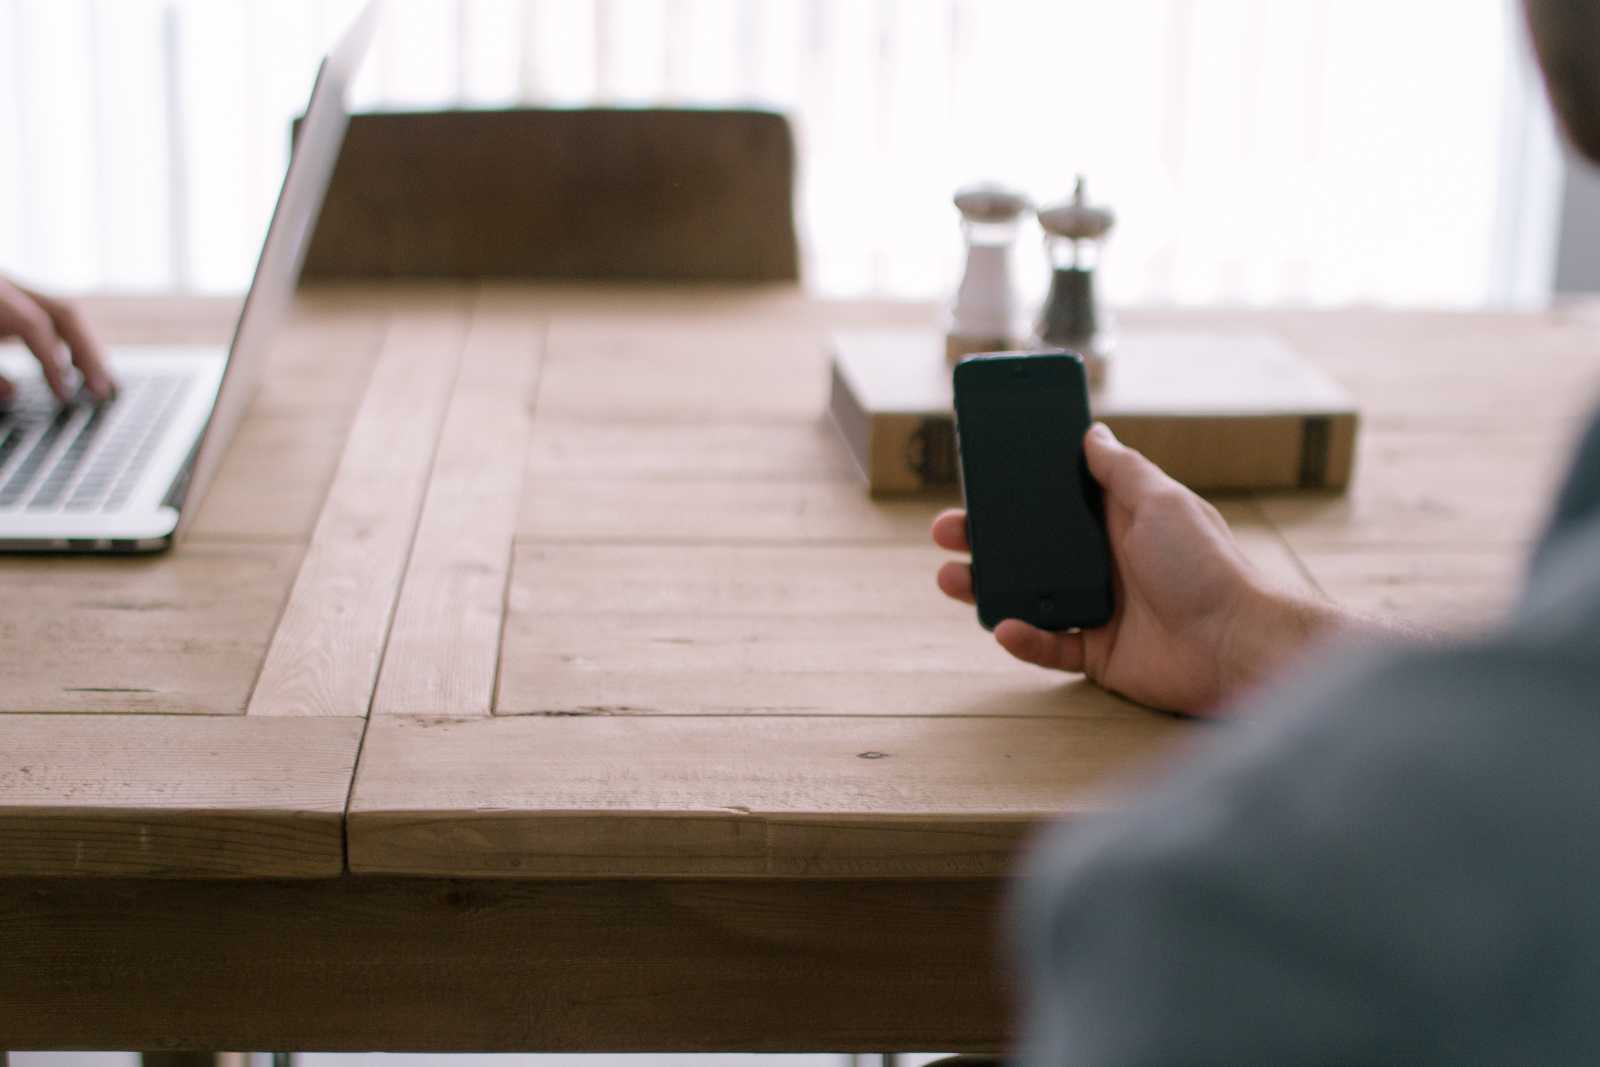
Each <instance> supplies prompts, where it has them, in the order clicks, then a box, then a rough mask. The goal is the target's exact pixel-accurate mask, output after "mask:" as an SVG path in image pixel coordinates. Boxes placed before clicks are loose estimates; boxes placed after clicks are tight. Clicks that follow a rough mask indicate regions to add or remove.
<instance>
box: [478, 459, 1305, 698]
mask: <svg viewBox="0 0 1600 1067" xmlns="http://www.w3.org/2000/svg"><path fill="white" fill-rule="evenodd" d="M561 484H562V486H565V485H566V484H567V483H561ZM551 488H552V487H551V486H535V487H533V489H532V492H533V494H534V495H535V496H536V497H537V495H538V494H540V493H544V492H549V491H551ZM853 492H854V497H853V499H854V500H856V501H864V499H865V498H864V494H862V493H861V492H860V490H859V488H858V487H855V488H854V489H853ZM555 495H556V497H557V498H558V499H560V498H562V496H563V494H560V493H559V492H557V493H556V494H555ZM724 499H725V500H726V501H727V506H726V507H725V508H724V509H723V510H722V511H720V512H718V514H721V515H727V516H729V517H730V523H729V526H730V527H731V530H730V531H726V532H725V537H726V536H727V534H728V533H730V532H731V535H732V536H731V537H730V538H728V539H726V540H723V541H722V543H698V544H697V543H688V542H685V543H660V542H658V543H653V544H608V545H602V544H596V543H594V542H595V541H597V540H604V539H605V537H606V536H607V535H611V536H623V535H625V533H626V531H625V529H624V526H623V525H622V523H623V521H624V517H625V516H624V513H623V512H622V511H621V510H619V511H618V512H617V524H616V525H613V526H609V527H604V528H600V527H592V528H589V529H587V530H586V531H585V533H586V534H587V536H586V537H583V538H577V539H575V540H574V542H573V543H560V544H553V543H538V544H532V543H530V544H527V545H523V546H520V547H519V548H518V550H517V553H516V557H515V563H514V566H513V570H512V576H511V586H510V595H509V598H508V610H507V616H506V623H505V638H504V640H505V646H504V651H503V653H502V667H501V686H500V699H499V702H498V704H497V705H496V711H497V713H500V714H521V713H530V712H534V713H543V712H579V713H594V712H610V713H623V714H628V713H632V714H651V713H668V714H699V713H704V714H718V715H722V714H736V713H741V712H743V713H746V714H782V715H795V714H804V715H830V714H865V715H871V714H879V715H881V714H895V715H973V714H978V715H1036V714H1037V715H1061V714H1086V715H1103V714H1107V713H1108V709H1111V708H1115V707H1117V706H1119V705H1120V704H1121V702H1120V701H1118V700H1117V699H1116V698H1113V697H1109V696H1107V695H1106V694H1104V693H1102V692H1101V691H1100V690H1098V689H1095V688H1093V687H1077V688H1074V687H1070V686H1063V685H1062V684H1061V676H1060V675H1059V674H1056V673H1054V672H1046V671H1038V670H1035V669H1033V668H1029V667H1024V666H1022V665H1019V664H1017V663H1016V662H1015V661H1014V660H1012V659H1011V658H1010V657H1009V656H1007V655H1006V654H1005V653H1004V652H1002V651H1001V650H1000V649H999V648H998V647H997V646H996V645H995V644H994V642H993V640H992V639H991V638H989V637H988V636H987V635H986V634H984V633H983V631H982V630H981V629H979V628H978V626H977V625H976V621H975V619H974V617H973V614H972V609H971V608H968V607H965V606H963V605H960V604H956V603H954V602H952V601H950V600H948V599H947V598H945V597H944V596H943V595H942V594H941V593H939V592H938V590H937V589H936V588H935V586H934V580H933V579H934V574H935V572H936V570H937V568H938V566H939V564H940V562H941V561H942V560H944V559H945V558H946V554H945V553H942V552H940V551H939V550H938V549H936V548H934V547H933V546H932V545H931V544H929V543H927V529H928V523H929V521H930V520H931V518H932V516H933V513H934V511H935V510H936V508H935V506H934V505H932V504H922V505H915V504H911V503H908V502H900V503H897V504H895V505H894V506H893V510H896V511H900V512H905V513H906V514H907V515H908V516H914V518H911V517H908V518H907V519H906V520H905V521H904V524H903V529H901V530H900V531H898V533H897V534H896V536H897V538H898V539H899V541H900V542H902V543H885V544H829V543H822V542H821V541H819V540H811V541H807V539H806V536H805V535H806V534H808V533H810V534H812V535H813V536H814V535H815V531H814V530H810V529H808V528H807V527H806V524H804V523H801V522H794V523H791V524H790V525H789V526H788V528H787V529H786V531H785V532H786V533H787V536H788V537H789V538H790V539H791V540H792V543H790V544H787V545H760V544H740V543H737V542H738V539H739V537H740V535H741V534H744V533H745V532H746V531H747V530H748V527H743V526H740V525H739V523H738V518H737V517H738V515H739V509H738V507H737V502H738V499H739V494H738V483H730V485H729V487H728V491H727V492H726V493H725V494H724ZM695 510H696V509H689V510H688V512H686V514H688V513H693V512H694V511H695ZM700 510H703V509H700ZM1222 510H1223V512H1224V516H1225V518H1227V519H1228V520H1229V521H1230V522H1231V523H1232V525H1233V528H1234V529H1235V531H1236V535H1237V536H1238V538H1239V540H1240V544H1241V547H1242V548H1243V550H1244V552H1245V553H1246V555H1247V557H1249V558H1250V559H1252V560H1253V561H1254V562H1255V563H1256V565H1257V566H1258V568H1259V569H1260V570H1261V571H1262V573H1263V575H1264V576H1265V578H1266V580H1267V581H1268V582H1270V583H1271V584H1272V585H1274V586H1276V587H1279V588H1283V589H1285V590H1288V591H1291V592H1295V593H1300V594H1305V593H1308V592H1313V591H1314V589H1313V587H1312V586H1311V585H1310V584H1309V583H1308V582H1307V580H1306V577H1305V575H1304V573H1303V572H1302V571H1301V569H1300V567H1299V565H1298V564H1297V563H1296V561H1295V559H1294V557H1293V555H1292V554H1291V553H1290V552H1289V551H1288V549H1287V547H1286V546H1285V545H1284V543H1283V542H1282V540H1281V538H1279V537H1278V536H1277V535H1276V533H1275V532H1273V531H1272V530H1271V529H1270V528H1269V527H1267V526H1266V525H1265V523H1264V522H1263V521H1262V520H1261V517H1260V515H1259V513H1258V512H1257V511H1256V509H1255V508H1254V506H1253V505H1252V504H1251V503H1249V502H1248V501H1233V502H1224V504H1223V506H1222ZM656 514H660V515H667V514H669V512H667V511H662V512H659V513H656ZM690 521H697V522H703V519H692V520H690ZM697 528H700V529H702V532H703V536H704V542H714V541H715V538H714V531H713V530H712V529H711V528H710V526H709V525H706V526H703V527H697ZM647 529H650V528H649V527H647ZM654 532H656V533H658V534H659V531H654ZM773 532H774V535H776V533H777V532H779V531H778V528H777V527H774V530H773ZM854 532H856V533H859V531H854ZM580 542H586V543H580Z"/></svg>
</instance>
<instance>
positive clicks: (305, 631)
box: [248, 289, 466, 715]
mask: <svg viewBox="0 0 1600 1067" xmlns="http://www.w3.org/2000/svg"><path fill="white" fill-rule="evenodd" d="M465 309H466V305H465V303H464V301H463V297H462V296H461V294H460V293H459V291H457V292H454V293H453V292H451V291H450V290H448V289H443V290H440V291H438V292H437V293H436V294H435V295H433V296H432V297H431V298H429V299H426V300H417V301H413V302H411V303H410V304H409V306H406V307H402V308H397V309H396V310H395V312H394V315H393V319H392V320H391V322H390V324H389V329H388V333H387V335H386V337H385V339H384V342H383V349H382V352H381V353H380V355H379V357H378V364H377V366H376V368H375V369H374V370H373V373H372V381H371V384H370V385H369V386H368V388H367V392H366V394H365V396H364V398H363V399H362V402H361V408H360V410H359V411H358V412H357V414H356V418H355V422H354V424H353V425H352V426H351V429H350V433H349V437H348V440H347V441H346V444H345V449H344V454H343V455H342V456H341V458H340V462H339V470H338V473H337V474H336V475H335V477H334V482H333V485H332V486H331V487H330V488H329V490H328V496H327V502H326V504H325V505H324V506H323V509H322V514H321V516H320V517H319V519H318V520H317V527H316V530H315V532H314V533H313V535H312V540H311V545H310V547H309V548H308V549H307V552H306V557H305V561H304V562H303V563H302V564H301V567H300V573H299V575H298V577H297V578H296V580H295V584H294V589H293V590H292V592H291V593H290V596H289V603H288V606H287V607H286V608H285V610H284V615H283V619H282V620H281V621H280V622H279V624H278V629H277V632H276V634H275V635H274V636H273V641H272V645H271V647H270V648H269V650H268V652H267V658H266V662H265V664H264V665H263V667H262V670H261V678H260V681H259V682H258V683H257V685H256V689H255V693H254V694H253V696H252V697H251V700H250V706H249V709H248V710H249V714H252V715H365V714H366V713H367V710H368V708H369V707H370V704H371V700H372V692H373V687H374V685H375V683H376V679H377V676H378V667H379V663H380V661H381V659H382V656H383V648H384V642H385V641H386V640H387V637H388V633H389V623H390V618H391V613H392V611H393V608H394V604H395V601H396V599H397V597H398V595H399V585H400V580H401V576H402V575H403V574H404V572H405V568H406V562H407V559H408V556H409V554H410V551H411V544H412V538H413V534H414V532H415V530H416V523H417V516H418V512H419V510H420V508H421V504H422V499H423V495H424V493H425V491H426V488H427V484H428V478H429V473H430V470H431V467H432V464H433V457H434V449H435V445H436V443H437V440H438V434H439V428H440V423H441V421H442V419H443V416H444V412H445V407H446V405H447V403H448V402H449V398H450V395H451V391H452V388H453V385H454V382H455V378H456V372H457V368H458V366H459V363H460V357H461V345H462V340H463V337H464V333H465V325H466V314H465Z"/></svg>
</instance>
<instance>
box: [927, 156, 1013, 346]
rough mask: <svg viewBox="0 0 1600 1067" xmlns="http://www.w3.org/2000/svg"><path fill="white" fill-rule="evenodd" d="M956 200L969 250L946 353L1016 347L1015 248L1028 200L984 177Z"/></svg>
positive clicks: (946, 341) (950, 326)
mask: <svg viewBox="0 0 1600 1067" xmlns="http://www.w3.org/2000/svg"><path fill="white" fill-rule="evenodd" d="M955 205H956V209H957V210H958V211H960V212H961V235H962V238H963V239H964V240H965V242H966V246H967V250H966V266H965V268H964V269H963V270H962V274H961V286H960V288H959V289H958V290H957V291H956V299H955V304H954V306H952V308H951V309H950V322H949V328H948V330H947V331H946V333H945V358H946V359H948V360H949V361H950V362H951V363H954V362H955V361H956V360H958V359H960V358H961V357H962V356H965V355H970V354H971V353H973V352H995V351H1001V350H1004V349H1008V348H1012V347H1014V338H1015V337H1016V335H1017V333H1018V331H1017V329H1016V319H1017V298H1016V285H1015V281H1014V279H1013V277H1012V270H1011V249H1012V246H1013V245H1015V244H1016V239H1017V226H1018V222H1019V220H1020V219H1021V217H1022V213H1023V212H1025V211H1026V210H1027V209H1028V201H1027V198H1026V197H1024V196H1023V195H1022V194H1021V193H1019V192H1016V191H1014V190H1012V189H1007V188H1005V187H1004V186H1000V185H994V184H991V183H982V184H978V185H968V186H964V187H962V188H961V189H958V190H956V195H955Z"/></svg>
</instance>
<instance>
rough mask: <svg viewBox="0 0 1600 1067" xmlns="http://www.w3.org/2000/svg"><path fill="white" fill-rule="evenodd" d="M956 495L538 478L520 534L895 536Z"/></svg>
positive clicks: (917, 534) (701, 538)
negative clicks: (894, 496) (887, 496)
mask: <svg viewBox="0 0 1600 1067" xmlns="http://www.w3.org/2000/svg"><path fill="white" fill-rule="evenodd" d="M953 503H958V501H956V500H953V499H937V498H936V499H934V500H932V501H926V500H911V501H907V500H895V501H878V500H873V499H871V498H870V497H868V496H867V495H866V493H865V492H863V491H862V487H861V486H860V485H859V484H856V483H855V482H854V481H853V480H852V481H845V480H843V479H840V480H835V481H811V482H807V481H796V480H782V481H779V480H773V481H767V480H755V479H749V478H743V479H737V480H730V481H667V480H657V479H654V478H648V477H645V478H632V479H606V480H601V479H596V480H594V481H570V480H568V481H551V482H541V483H538V484H534V485H530V487H529V490H528V492H527V494H526V495H525V496H524V497H523V500H522V508H521V514H520V516H519V517H518V521H517V538H518V540H520V541H575V542H580V543H589V542H594V541H634V542H641V541H642V542H651V543H657V544H660V543H664V542H687V543H691V544H692V543H702V544H703V543H707V542H717V541H788V542H795V541H890V542H895V541H898V542H906V541H918V540H925V539H926V537H927V533H928V524H929V523H930V522H932V521H933V516H934V515H935V514H937V512H938V510H939V508H940V507H941V506H948V505H950V504H953Z"/></svg>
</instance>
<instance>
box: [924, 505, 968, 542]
mask: <svg viewBox="0 0 1600 1067" xmlns="http://www.w3.org/2000/svg"><path fill="white" fill-rule="evenodd" d="M933 543H934V544H936V545H938V546H939V547H940V548H945V549H949V550H950V551H951V552H971V551H972V546H971V545H969V544H967V513H966V512H965V511H963V510H962V509H961V508H946V509H945V510H944V511H941V512H939V515H938V517H937V518H935V519H934V520H933Z"/></svg>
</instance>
